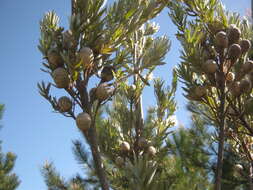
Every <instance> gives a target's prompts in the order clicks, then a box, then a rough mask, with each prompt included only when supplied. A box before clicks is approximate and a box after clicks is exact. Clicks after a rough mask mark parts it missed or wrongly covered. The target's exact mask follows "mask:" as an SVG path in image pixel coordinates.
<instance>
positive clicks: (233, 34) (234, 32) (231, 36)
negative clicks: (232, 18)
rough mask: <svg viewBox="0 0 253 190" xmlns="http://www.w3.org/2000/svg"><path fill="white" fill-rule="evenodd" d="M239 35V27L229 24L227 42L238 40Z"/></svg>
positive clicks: (236, 41)
mask: <svg viewBox="0 0 253 190" xmlns="http://www.w3.org/2000/svg"><path fill="white" fill-rule="evenodd" d="M240 36H241V31H240V29H239V28H238V27H237V26H236V25H234V24H231V25H230V27H229V29H228V40H229V43H230V44H233V43H238V41H239V39H240Z"/></svg>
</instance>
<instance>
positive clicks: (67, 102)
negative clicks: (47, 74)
mask: <svg viewBox="0 0 253 190" xmlns="http://www.w3.org/2000/svg"><path fill="white" fill-rule="evenodd" d="M58 106H59V109H60V110H59V111H60V112H69V111H71V109H72V101H71V99H70V98H68V97H67V96H63V97H61V98H59V100H58Z"/></svg>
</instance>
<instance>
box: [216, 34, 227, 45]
mask: <svg viewBox="0 0 253 190" xmlns="http://www.w3.org/2000/svg"><path fill="white" fill-rule="evenodd" d="M215 43H216V45H217V47H220V48H227V47H228V37H227V34H226V32H223V31H220V32H218V33H217V34H216V35H215Z"/></svg>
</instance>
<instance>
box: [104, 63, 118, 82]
mask: <svg viewBox="0 0 253 190" xmlns="http://www.w3.org/2000/svg"><path fill="white" fill-rule="evenodd" d="M113 72H115V69H114V68H113V67H112V66H105V67H104V68H103V69H102V72H101V80H102V82H108V81H111V80H112V79H113Z"/></svg>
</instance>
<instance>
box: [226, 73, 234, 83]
mask: <svg viewBox="0 0 253 190" xmlns="http://www.w3.org/2000/svg"><path fill="white" fill-rule="evenodd" d="M226 80H227V82H233V81H234V80H235V74H234V73H232V72H229V73H228V74H227V77H226Z"/></svg>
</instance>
